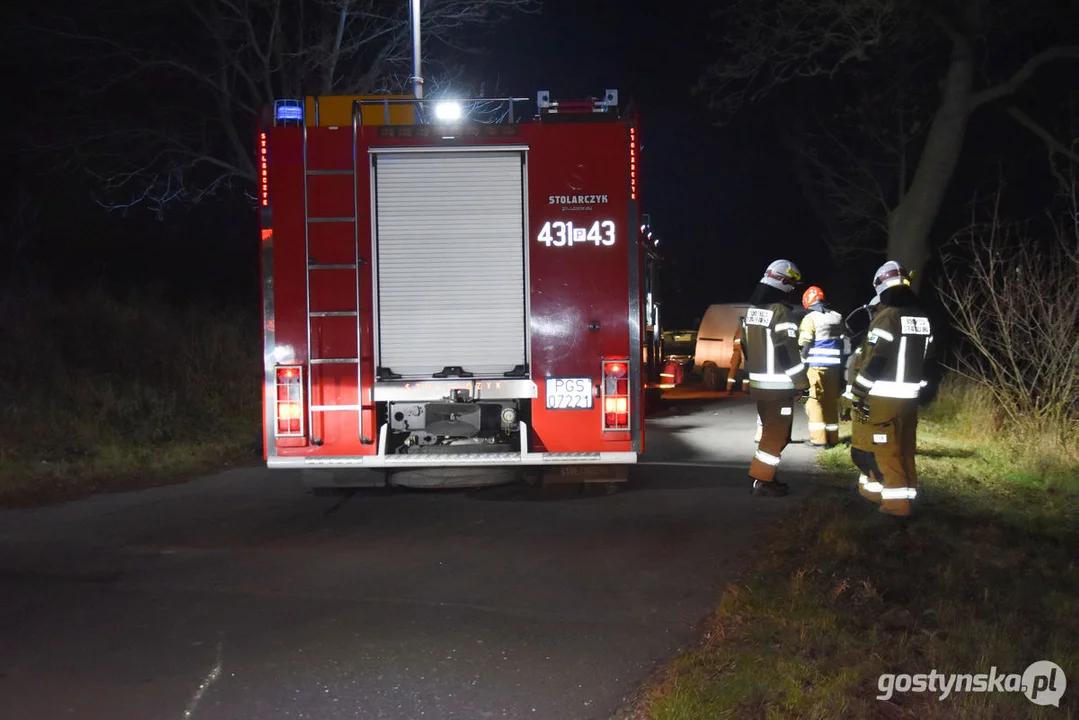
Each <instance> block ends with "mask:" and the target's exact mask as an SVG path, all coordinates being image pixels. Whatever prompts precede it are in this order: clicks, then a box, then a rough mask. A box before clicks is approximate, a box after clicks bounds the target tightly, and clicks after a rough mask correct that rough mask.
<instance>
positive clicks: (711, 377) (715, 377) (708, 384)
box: [701, 365, 720, 390]
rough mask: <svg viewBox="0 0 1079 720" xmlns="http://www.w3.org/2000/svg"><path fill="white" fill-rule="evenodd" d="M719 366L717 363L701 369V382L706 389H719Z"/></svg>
mask: <svg viewBox="0 0 1079 720" xmlns="http://www.w3.org/2000/svg"><path fill="white" fill-rule="evenodd" d="M719 382H720V380H719V368H717V367H716V366H715V365H705V366H704V369H703V370H701V384H702V385H704V389H705V390H719Z"/></svg>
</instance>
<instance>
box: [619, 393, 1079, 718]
mask: <svg viewBox="0 0 1079 720" xmlns="http://www.w3.org/2000/svg"><path fill="white" fill-rule="evenodd" d="M994 417H995V415H994V413H993V412H992V406H991V404H990V403H989V402H988V401H987V398H986V397H985V395H984V394H982V393H979V392H977V391H976V390H972V389H970V388H969V387H965V386H962V385H958V384H950V385H949V386H947V387H945V388H944V389H943V390H942V392H941V394H940V397H939V398H938V399H937V401H936V402H935V403H934V404H933V405H932V406H931V407H930V408H927V409H926V411H925V412H924V413H923V421H922V423H921V425H920V427H919V435H920V436H919V456H918V460H917V462H918V470H919V475H920V478H919V479H920V483H921V497H920V498H919V505H918V511H919V515H918V517H917V518H915V519H914V520H913V521H912V522H910V523H909V525H907V526H906V528H905V529H903V528H902V527H901V526H900V525H899V523H898V522H897V521H896V520H894V519H893V518H890V517H887V516H883V515H881V514H880V513H878V512H877V511H876V508H875V506H873V505H871V504H869V503H868V502H866V501H865V500H863V499H862V498H861V497H860V496H859V495H858V494H857V491H856V481H855V479H854V478H855V476H856V475H855V472H854V469H853V466H852V465H850V461H849V450H848V447H846V446H842V445H841V446H840V447H838V448H834V449H832V450H829V451H825V452H823V453H821V458H820V460H821V463H822V464H823V465H824V467H825V468H826V469H827V470H829V471H833V472H832V473H830V474H829V475H827V476H826V477H824V478H823V479H821V481H820V482H819V483H818V488H817V490H816V492H815V493H814V494H813V495H812V496H810V497H809V498H807V499H806V501H805V502H804V504H803V505H802V506H800V507H799V508H797V509H796V510H795V511H793V512H792V514H791V515H790V516H789V517H788V519H787V521H786V523H785V524H784V525H783V526H782V527H780V528H777V529H776V530H775V531H774V532H773V533H772V534H771V537H770V538H768V540H767V542H765V543H764V544H763V545H762V547H763V548H764V549H763V550H762V551H761V553H760V556H759V557H758V558H757V559H756V561H755V562H754V564H753V568H752V570H751V571H749V572H748V573H747V574H746V575H745V576H744V577H743V579H742V580H741V581H740V582H739V583H738V584H737V585H732V586H730V587H729V588H728V589H727V591H726V593H725V594H724V596H723V598H722V600H721V602H720V605H719V608H718V609H717V610H716V612H715V613H714V615H713V616H712V617H711V618H709V620H708V622H707V632H706V635H705V637H704V640H703V642H702V643H701V645H700V647H698V648H697V649H695V650H694V651H692V652H689V653H687V654H685V655H683V656H682V657H680V658H678V659H677V660H676V661H675V662H674V663H673V664H672V665H671V666H670V667H668V668H667V669H666V670H665V672H663V673H662V674H661V676H660V677H659V678H658V679H657V680H656V681H655V682H654V683H653V684H651V685H650V686H649V687H648V688H647V689H646V691H645V692H644V693H643V696H642V698H643V699H642V701H641V703H640V705H639V706H638V707H637V708H636V710H635V713H634V714H635V716H636V717H647V718H651V719H652V720H697V719H704V718H707V719H708V720H714V719H717V718H848V717H849V718H957V717H963V718H1021V717H1034V718H1065V717H1069V718H1070V717H1077V716H1079V692H1076V688H1077V687H1079V564H1077V562H1079V516H1077V510H1079V452H1076V444H1075V441H1076V438H1075V436H1074V435H1071V436H1070V437H1065V438H1063V439H1061V437H1060V436H1059V435H1058V436H1057V437H1056V438H1054V439H1053V440H1051V441H1043V440H1041V439H1039V438H1037V437H1032V436H1024V432H1023V431H1008V430H1005V429H1003V428H1001V427H999V424H998V423H996V422H995V420H994ZM1038 660H1051V661H1053V662H1055V663H1057V664H1058V665H1060V666H1061V667H1062V668H1063V670H1064V672H1065V674H1066V675H1067V676H1070V677H1069V679H1070V681H1071V682H1070V686H1069V688H1068V691H1067V693H1066V694H1065V696H1064V698H1063V699H1062V701H1061V705H1060V707H1059V708H1058V707H1054V706H1046V707H1042V706H1038V705H1035V704H1033V703H1031V702H1030V701H1029V700H1028V699H1027V698H1026V697H1025V696H1024V695H1023V694H1022V693H1020V692H992V693H973V692H955V693H952V694H951V695H950V696H947V697H944V698H943V699H941V697H940V696H941V695H942V693H941V692H939V691H938V692H937V693H930V692H921V693H918V692H905V693H900V692H895V693H894V694H892V695H891V697H889V698H887V699H886V700H880V699H877V696H878V695H882V694H885V693H883V692H882V691H881V690H880V689H879V688H878V678H879V677H880V676H881V675H882V674H884V673H908V674H911V675H914V674H919V673H929V672H930V671H931V670H934V669H935V670H936V671H938V672H940V673H960V674H971V673H983V672H984V673H989V672H990V670H991V668H992V667H994V666H995V667H996V668H997V673H998V674H1009V673H1020V674H1021V673H1022V672H1023V671H1024V670H1025V669H1026V667H1027V666H1028V665H1029V664H1030V663H1032V662H1035V661H1038Z"/></svg>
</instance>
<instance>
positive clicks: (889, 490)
mask: <svg viewBox="0 0 1079 720" xmlns="http://www.w3.org/2000/svg"><path fill="white" fill-rule="evenodd" d="M868 405H869V422H860V421H859V420H858V419H857V418H855V420H854V426H853V430H852V437H851V451H850V454H851V460H853V461H854V464H855V465H856V466H857V467H858V469H859V470H860V471H861V473H862V474H861V476H860V477H859V478H858V482H859V485H860V487H859V492H860V493H861V494H862V495H863V496H864V497H866V498H868V499H869V500H872V501H873V502H877V503H880V509H881V512H886V513H889V514H891V515H899V516H907V515H910V511H911V505H910V501H911V500H913V499H914V498H915V497H916V495H917V491H918V473H917V470H916V469H915V467H914V454H915V450H916V447H917V431H918V401H917V400H901V399H897V398H885V397H876V396H870V397H869V399H868Z"/></svg>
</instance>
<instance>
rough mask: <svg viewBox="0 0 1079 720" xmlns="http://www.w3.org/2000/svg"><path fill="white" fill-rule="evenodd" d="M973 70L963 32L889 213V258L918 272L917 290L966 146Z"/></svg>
mask: <svg viewBox="0 0 1079 720" xmlns="http://www.w3.org/2000/svg"><path fill="white" fill-rule="evenodd" d="M974 70H975V58H974V48H973V44H972V43H971V41H970V40H969V39H968V38H967V37H965V36H957V37H955V38H953V42H952V54H951V63H950V64H949V66H948V72H947V73H946V74H945V76H944V79H943V81H942V82H941V100H940V108H939V109H938V110H937V113H936V115H935V116H934V117H933V124H932V125H931V126H930V128H929V135H928V137H927V138H926V141H925V147H924V148H923V149H922V155H921V157H920V158H919V159H918V168H917V170H915V172H914V179H913V180H912V181H911V184H910V188H909V189H908V190H907V193H906V194H905V195H904V196H903V199H902V200H901V201H900V202H899V205H898V206H897V207H896V208H895V210H893V211H892V213H891V217H889V218H888V221H889V222H888V259H889V260H898V261H899V263H900V264H902V265H903V266H904V267H906V268H908V269H910V270H913V271H914V272H915V276H914V288H915V289H916V290H917V289H919V287H920V286H921V277H922V272H921V271H922V269H923V268H924V267H925V264H926V262H927V261H928V260H929V255H930V250H929V233H930V231H931V230H932V229H933V223H934V221H935V220H936V219H937V214H938V213H939V212H940V206H941V203H942V202H943V200H944V195H945V193H946V192H947V190H948V183H949V182H950V181H951V179H952V174H953V173H954V172H955V167H956V165H957V164H958V162H959V154H960V152H961V151H962V149H963V139H964V136H965V135H966V131H967V120H968V119H969V118H970V112H971V102H970V101H971V96H972V94H973V86H974Z"/></svg>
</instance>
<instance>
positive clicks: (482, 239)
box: [375, 151, 525, 378]
mask: <svg viewBox="0 0 1079 720" xmlns="http://www.w3.org/2000/svg"><path fill="white" fill-rule="evenodd" d="M376 157H377V161H376V166H375V178H376V179H375V187H376V212H377V226H376V232H377V272H378V280H377V299H378V342H379V347H378V350H379V358H378V364H379V366H380V367H382V368H385V369H388V370H392V371H393V372H395V373H397V374H399V375H401V376H403V377H406V378H418V377H431V376H432V375H433V374H434V373H437V372H439V371H441V370H442V369H443V368H446V367H453V366H460V367H461V368H463V369H464V370H465V371H467V372H471V373H474V374H475V375H477V376H479V375H486V376H492V375H493V376H501V375H502V374H503V373H505V372H508V371H510V370H512V369H513V368H514V367H515V366H517V365H521V364H523V363H524V362H525V269H524V252H525V246H524V207H523V197H522V182H523V179H522V176H523V168H522V155H521V153H520V152H517V151H505V152H503V151H492V152H409V153H379V154H378V155H377V156H376Z"/></svg>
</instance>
